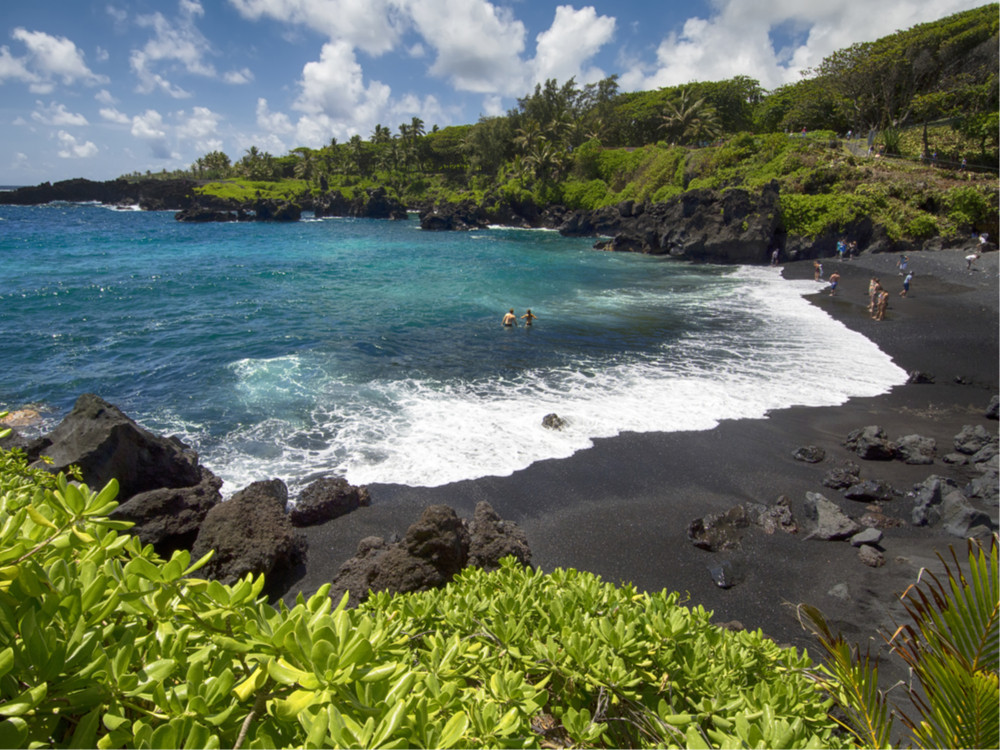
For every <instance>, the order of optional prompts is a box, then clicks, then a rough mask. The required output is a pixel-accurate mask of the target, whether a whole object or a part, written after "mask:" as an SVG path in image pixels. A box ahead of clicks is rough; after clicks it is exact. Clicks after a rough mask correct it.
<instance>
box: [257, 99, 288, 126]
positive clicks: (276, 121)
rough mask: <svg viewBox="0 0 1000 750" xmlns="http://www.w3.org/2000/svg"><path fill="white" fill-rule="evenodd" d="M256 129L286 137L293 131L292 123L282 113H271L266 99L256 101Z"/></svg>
mask: <svg viewBox="0 0 1000 750" xmlns="http://www.w3.org/2000/svg"><path fill="white" fill-rule="evenodd" d="M257 127H258V128H260V129H261V130H263V131H265V132H267V133H274V134H280V135H287V134H288V133H291V132H292V131H294V130H295V126H294V125H292V121H291V120H290V119H289V118H288V115H286V114H285V113H284V112H272V111H271V110H270V108H268V106H267V99H264V98H263V97H260V98H259V99H257Z"/></svg>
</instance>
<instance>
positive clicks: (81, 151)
mask: <svg viewBox="0 0 1000 750" xmlns="http://www.w3.org/2000/svg"><path fill="white" fill-rule="evenodd" d="M56 137H58V138H59V145H60V149H59V151H58V154H59V156H60V157H62V158H63V159H89V158H90V157H91V156H96V155H97V152H98V148H97V146H96V145H95V144H94V143H93V142H91V141H83V142H82V143H81V142H80V141H78V140H77V139H76V138H74V137H73V136H72V135H70V134H69V133H67V132H66V131H65V130H60V131H59V132H58V133H57V134H56Z"/></svg>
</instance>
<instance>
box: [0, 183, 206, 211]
mask: <svg viewBox="0 0 1000 750" xmlns="http://www.w3.org/2000/svg"><path fill="white" fill-rule="evenodd" d="M197 184H198V183H196V182H195V181H194V180H185V179H177V180H153V179H146V180H134V181H132V180H125V179H123V178H119V179H117V180H108V181H106V182H94V181H92V180H84V179H74V180H63V181H61V182H56V183H49V182H43V183H42V184H40V185H35V186H32V187H22V188H18V189H17V190H10V191H3V192H0V204H12V205H19V206H29V205H40V204H42V203H52V202H53V201H67V202H70V203H83V202H89V201H95V202H97V203H105V204H107V205H111V206H118V205H136V204H138V205H139V207H140V208H143V209H145V210H147V211H176V210H179V209H183V208H188V207H189V206H191V205H192V204H193V203H194V188H195V186H196V185H197Z"/></svg>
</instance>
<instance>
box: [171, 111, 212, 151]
mask: <svg viewBox="0 0 1000 750" xmlns="http://www.w3.org/2000/svg"><path fill="white" fill-rule="evenodd" d="M176 117H177V119H178V120H179V121H180V124H179V125H178V126H177V129H176V133H177V138H178V139H180V140H187V141H193V142H194V145H195V148H197V149H198V150H199V151H205V152H207V151H215V150H217V149H220V148H221V147H222V140H221V139H220V138H219V137H218V136H219V125H220V123H221V122H222V115H220V114H218V113H217V112H213V111H212V110H210V109H209V108H208V107H194V108H193V109H192V110H191V114H190V115H189V114H187V112H185V111H184V110H181V111H180V112H178V113H177V115H176Z"/></svg>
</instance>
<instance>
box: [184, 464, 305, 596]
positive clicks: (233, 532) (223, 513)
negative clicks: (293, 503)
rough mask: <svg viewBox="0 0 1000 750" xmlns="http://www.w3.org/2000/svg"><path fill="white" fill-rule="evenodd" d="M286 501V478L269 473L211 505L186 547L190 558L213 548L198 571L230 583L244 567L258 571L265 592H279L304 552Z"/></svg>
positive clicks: (240, 575)
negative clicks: (264, 578)
mask: <svg viewBox="0 0 1000 750" xmlns="http://www.w3.org/2000/svg"><path fill="white" fill-rule="evenodd" d="M287 502H288V488H287V487H285V483H284V482H282V481H281V480H280V479H272V480H268V481H262V482H254V483H253V484H251V485H249V486H248V487H246V488H245V489H242V490H240V491H239V492H237V493H236V494H235V495H233V496H232V497H231V498H229V499H228V500H226V501H225V502H222V503H219V504H218V505H216V506H215V507H213V508H212V509H211V510H210V511H209V512H208V515H207V516H206V517H205V520H204V521H203V522H202V524H201V529H200V530H199V532H198V538H197V539H196V540H195V543H194V547H193V549H192V550H191V557H192V559H200V558H201V557H202V556H203V555H205V554H207V553H208V552H209V551H210V550H215V555H214V556H213V557H212V559H211V560H209V561H208V564H207V565H205V567H203V568H202V569H201V570H200V571H199V575H201V576H204V577H206V578H214V579H216V580H218V581H221V582H222V583H235V582H236V581H238V580H239V579H240V578H242V577H243V576H245V575H246V574H247V573H254V574H258V573H263V574H264V575H265V576H267V584H266V587H265V589H264V590H265V591H266V592H267V594H268V595H269V596H271V597H274V596H279V595H280V594H282V593H284V590H285V588H287V583H288V581H289V579H290V578H291V577H292V575H293V574H294V573H296V572H298V568H299V566H301V565H303V564H304V563H305V558H306V540H305V537H304V536H301V535H300V534H298V533H297V532H296V531H295V529H294V528H293V527H292V523H291V521H289V520H288V516H287V515H286V514H285V503H287Z"/></svg>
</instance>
